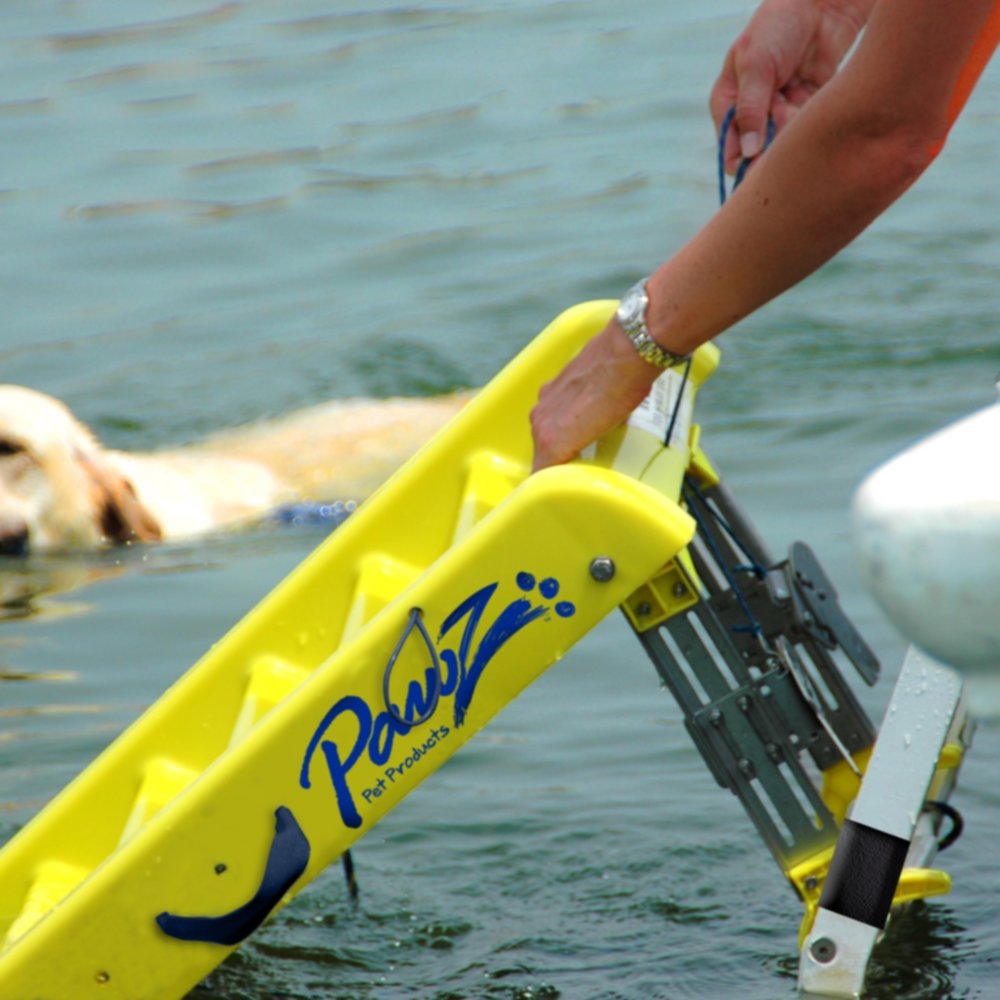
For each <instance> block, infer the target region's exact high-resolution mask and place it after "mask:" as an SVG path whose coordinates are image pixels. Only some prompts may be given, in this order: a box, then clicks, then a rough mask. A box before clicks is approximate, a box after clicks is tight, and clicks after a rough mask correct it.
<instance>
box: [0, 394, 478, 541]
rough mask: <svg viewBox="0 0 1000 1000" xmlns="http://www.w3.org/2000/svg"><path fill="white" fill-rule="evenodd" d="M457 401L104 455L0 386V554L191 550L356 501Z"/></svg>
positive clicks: (88, 437)
mask: <svg viewBox="0 0 1000 1000" xmlns="http://www.w3.org/2000/svg"><path fill="white" fill-rule="evenodd" d="M468 398H469V394H468V393H458V394H455V395H452V396H443V397H437V398H433V399H386V400H370V399H359V400H348V401H345V402H335V403H327V404H322V405H320V406H316V407H312V408H310V409H307V410H302V411H300V412H298V413H295V414H292V415H291V416H288V417H285V418H283V419H281V420H279V421H276V422H274V423H270V424H262V425H260V426H252V427H248V428H244V429H239V430H233V431H229V432H225V433H222V434H219V435H217V436H215V437H212V438H208V439H206V440H205V441H203V442H201V443H199V444H196V445H192V446H190V447H184V448H181V449H176V450H171V451H162V452H149V453H144V454H138V453H129V452H120V451H109V450H106V449H104V448H102V447H101V445H100V443H99V442H98V441H97V439H96V438H95V437H94V435H93V434H92V433H91V432H90V431H89V430H88V429H87V428H86V427H84V426H83V424H82V423H80V421H79V420H77V419H76V418H75V417H74V416H73V414H72V413H71V412H70V411H69V409H68V408H67V407H66V406H65V405H64V404H63V403H61V402H60V401H59V400H57V399H54V398H52V397H51V396H47V395H45V394H44V393H40V392H36V391H35V390H33V389H27V388H24V387H23V386H15V385H0V554H6V555H24V554H27V553H29V552H53V551H65V550H74V549H87V548H94V547H97V546H101V545H107V544H123V543H126V542H133V541H142V542H149V541H158V540H161V539H163V540H167V539H182V538H191V537H193V536H196V535H198V534H201V533H204V532H207V531H212V530H215V529H218V528H224V527H228V526H232V525H237V524H239V523H240V522H247V521H251V520H253V519H255V518H259V517H260V516H261V515H263V514H265V513H266V512H268V511H269V510H272V509H274V508H275V507H276V506H278V505H280V504H282V503H286V502H291V501H294V500H300V499H314V500H335V499H344V500H346V499H360V498H362V497H364V496H366V495H367V494H368V493H370V492H371V491H372V490H374V489H375V487H377V486H378V485H379V484H380V483H381V482H382V481H383V480H385V479H386V478H387V477H388V476H389V475H390V474H391V473H392V472H393V471H394V470H395V469H396V468H397V467H398V466H399V465H400V464H402V463H403V462H404V461H405V460H406V459H407V458H409V457H410V455H412V454H413V453H414V452H415V451H416V450H417V449H418V448H419V447H420V446H421V445H422V444H423V443H424V442H425V441H427V440H428V439H429V438H430V437H432V436H433V435H434V433H435V432H436V431H437V430H438V429H439V428H440V427H441V426H443V425H444V424H445V423H446V422H447V421H448V420H449V419H450V418H451V417H452V416H453V415H454V414H455V413H456V412H458V410H459V409H460V408H461V407H462V405H463V404H464V403H465V402H466V401H467V400H468Z"/></svg>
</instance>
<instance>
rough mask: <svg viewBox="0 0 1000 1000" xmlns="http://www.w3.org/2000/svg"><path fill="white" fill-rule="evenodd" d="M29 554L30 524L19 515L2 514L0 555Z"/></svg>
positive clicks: (0, 517) (0, 516)
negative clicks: (7, 515) (6, 515)
mask: <svg viewBox="0 0 1000 1000" xmlns="http://www.w3.org/2000/svg"><path fill="white" fill-rule="evenodd" d="M27 554H28V526H27V524H25V523H24V521H22V520H21V519H20V518H19V517H5V516H3V515H0V556H26V555H27Z"/></svg>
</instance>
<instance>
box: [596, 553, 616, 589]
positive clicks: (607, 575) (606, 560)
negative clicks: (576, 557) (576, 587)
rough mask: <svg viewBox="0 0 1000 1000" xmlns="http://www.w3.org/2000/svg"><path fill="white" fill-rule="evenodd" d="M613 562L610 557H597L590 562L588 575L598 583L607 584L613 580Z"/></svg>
mask: <svg viewBox="0 0 1000 1000" xmlns="http://www.w3.org/2000/svg"><path fill="white" fill-rule="evenodd" d="M615 569H616V567H615V561H614V560H613V559H612V558H611V557H610V556H597V557H596V558H594V559H592V560H591V561H590V575H591V576H592V577H593V578H594V579H595V580H596V581H597V582H598V583H607V582H608V581H609V580H611V579H613V578H614V575H615Z"/></svg>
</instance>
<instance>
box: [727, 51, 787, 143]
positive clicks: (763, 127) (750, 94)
mask: <svg viewBox="0 0 1000 1000" xmlns="http://www.w3.org/2000/svg"><path fill="white" fill-rule="evenodd" d="M734 67H735V72H736V102H735V107H736V116H735V118H734V119H733V126H734V128H735V130H736V133H737V135H738V136H739V147H740V155H741V156H742V157H743V159H745V160H752V159H753V158H754V157H755V156H757V154H758V153H760V152H761V151H762V150H763V149H764V140H765V137H766V136H767V119H768V115H769V113H770V111H771V106H772V104H773V103H774V100H775V97H776V95H777V93H778V86H777V81H776V80H775V74H774V67H773V64H772V63H771V61H770V59H768V58H767V57H766V55H764V54H763V53H760V52H757V51H755V50H754V49H752V48H749V49H747V50H746V51H745V52H744V53H742V54H738V55H737V58H736V59H735V60H734Z"/></svg>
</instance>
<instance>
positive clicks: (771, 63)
mask: <svg viewBox="0 0 1000 1000" xmlns="http://www.w3.org/2000/svg"><path fill="white" fill-rule="evenodd" d="M875 2H876V0H764V3H762V4H761V6H760V7H759V8H758V9H757V12H756V14H754V16H753V17H752V18H751V19H750V23H749V24H748V25H747V27H746V29H745V30H744V31H743V32H742V33H741V34H740V36H739V37H738V38H737V39H736V41H735V42H734V43H733V45H732V46H731V47H730V49H729V51H728V52H727V53H726V58H725V61H724V63H723V66H722V72H721V73H720V75H719V78H718V80H716V82H715V86H714V87H713V88H712V94H711V97H710V99H709V107H710V108H711V112H712V118H713V119H714V121H715V127H716V130H717V131H721V128H722V120H723V118H724V117H725V115H726V112H728V111H729V109H730V108H733V107H735V108H736V114H735V116H734V119H733V123H732V127H731V128H730V130H729V133H728V134H727V136H726V144H725V148H724V150H723V157H724V162H725V167H726V170H727V172H729V173H733V172H735V170H736V168H737V166H738V165H739V162H740V160H742V159H752V158H753V157H754V156H756V155H757V154H758V153H760V152H761V151H762V150H763V148H764V137H765V134H766V132H767V121H768V118H769V117H770V118H771V119H772V120H773V121H774V125H775V128H776V130H777V131H779V132H780V131H781V129H782V128H784V126H785V125H787V124H788V122H789V121H790V120H791V119H792V118H793V117H794V116H795V114H796V112H797V111H798V110H799V109H800V108H801V107H802V106H803V105H804V104H805V103H806V102H807V101H808V100H809V98H810V97H812V95H813V94H814V93H816V91H817V90H819V88H820V87H822V86H823V85H824V84H825V83H826V82H827V81H828V80H829V79H830V78H831V77H832V76H833V75H834V73H836V72H837V67H838V66H839V65H840V62H841V60H842V59H843V57H844V55H845V54H846V53H847V50H848V49H849V48H850V47H851V45H852V44H853V43H854V40H855V39H856V38H857V36H858V33H859V32H860V31H861V29H862V28H863V27H864V25H865V23H866V22H867V20H868V16H869V14H870V13H871V10H872V7H874V5H875Z"/></svg>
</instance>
